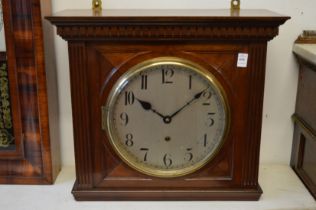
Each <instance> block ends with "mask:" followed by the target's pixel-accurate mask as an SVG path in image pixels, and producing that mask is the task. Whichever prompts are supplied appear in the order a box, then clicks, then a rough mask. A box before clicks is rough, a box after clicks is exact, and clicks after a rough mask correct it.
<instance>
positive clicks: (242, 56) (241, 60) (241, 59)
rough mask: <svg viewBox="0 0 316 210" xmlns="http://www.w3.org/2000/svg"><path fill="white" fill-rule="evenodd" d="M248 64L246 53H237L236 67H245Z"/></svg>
mask: <svg viewBox="0 0 316 210" xmlns="http://www.w3.org/2000/svg"><path fill="white" fill-rule="evenodd" d="M247 66H248V53H238V61H237V67H239V68H247Z"/></svg>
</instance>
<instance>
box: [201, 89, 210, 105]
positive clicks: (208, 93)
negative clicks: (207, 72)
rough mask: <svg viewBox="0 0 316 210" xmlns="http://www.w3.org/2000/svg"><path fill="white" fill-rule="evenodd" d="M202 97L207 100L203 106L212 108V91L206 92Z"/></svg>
mask: <svg viewBox="0 0 316 210" xmlns="http://www.w3.org/2000/svg"><path fill="white" fill-rule="evenodd" d="M202 97H203V99H204V100H205V102H204V103H203V106H210V105H211V103H210V102H209V100H210V99H211V98H212V93H211V92H210V91H205V92H204V93H203V94H202Z"/></svg>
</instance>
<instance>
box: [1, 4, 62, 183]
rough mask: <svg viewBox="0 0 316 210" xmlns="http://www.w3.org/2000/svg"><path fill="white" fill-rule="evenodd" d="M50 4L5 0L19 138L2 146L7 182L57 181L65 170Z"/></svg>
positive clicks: (12, 97)
mask: <svg viewBox="0 0 316 210" xmlns="http://www.w3.org/2000/svg"><path fill="white" fill-rule="evenodd" d="M50 4H51V2H50V1H48V0H45V1H44V0H43V1H40V0H32V1H25V0H2V6H3V20H4V28H5V38H6V48H7V52H6V58H7V68H8V82H9V92H10V100H9V102H10V107H11V111H12V113H11V114H12V123H13V134H14V136H13V137H12V138H14V144H13V145H11V146H10V147H7V148H3V147H2V149H1V150H0V183H1V184H52V183H53V181H54V180H55V178H56V176H57V174H58V172H59V171H60V157H59V133H58V130H59V129H58V100H57V86H56V84H57V83H56V71H55V66H54V62H55V58H54V50H53V49H54V44H53V36H52V28H51V27H50V26H49V25H47V23H44V22H42V20H43V18H42V16H43V15H49V14H50ZM44 42H45V46H44ZM2 57H4V56H2ZM2 102H3V101H2ZM48 104H49V106H48Z"/></svg>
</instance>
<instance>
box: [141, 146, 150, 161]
mask: <svg viewBox="0 0 316 210" xmlns="http://www.w3.org/2000/svg"><path fill="white" fill-rule="evenodd" d="M140 151H143V152H145V154H144V162H146V161H147V155H148V151H149V149H148V148H140Z"/></svg>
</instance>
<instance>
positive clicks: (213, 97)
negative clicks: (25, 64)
mask: <svg viewBox="0 0 316 210" xmlns="http://www.w3.org/2000/svg"><path fill="white" fill-rule="evenodd" d="M103 114H104V116H103V120H104V124H105V125H104V129H105V130H106V132H107V134H108V138H109V140H110V142H111V144H112V146H113V147H114V150H115V151H116V152H117V154H118V155H119V156H120V158H122V159H123V161H124V162H125V163H127V164H128V165H129V166H131V167H132V168H134V169H136V170H138V171H140V172H142V173H145V174H147V175H151V176H157V177H177V176H183V175H186V174H189V173H192V172H194V171H196V170H198V169H200V168H201V167H203V166H204V165H205V164H206V163H207V162H209V161H210V160H211V159H212V158H213V157H214V155H215V154H216V153H217V152H218V150H219V149H220V147H221V146H222V144H223V142H224V140H225V134H226V131H227V127H228V125H229V111H228V107H227V103H226V97H225V93H224V92H223V89H222V88H221V86H220V84H219V83H218V81H217V80H216V79H215V78H214V76H212V75H211V74H210V73H209V72H208V71H206V70H205V69H203V68H202V67H200V66H198V65H197V64H194V63H191V62H189V61H186V60H183V59H178V58H157V59H153V60H149V61H146V62H143V63H141V64H139V65H136V66H135V67H133V68H131V69H130V70H129V71H128V72H127V73H125V74H124V75H123V76H122V77H121V78H120V79H119V80H118V81H117V83H116V84H115V85H114V87H113V89H112V91H111V93H110V96H109V97H108V101H107V104H106V106H105V107H103Z"/></svg>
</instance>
